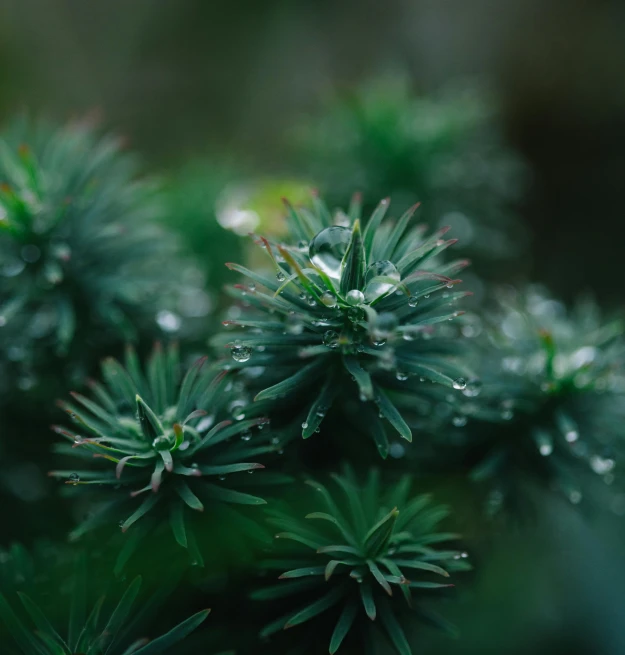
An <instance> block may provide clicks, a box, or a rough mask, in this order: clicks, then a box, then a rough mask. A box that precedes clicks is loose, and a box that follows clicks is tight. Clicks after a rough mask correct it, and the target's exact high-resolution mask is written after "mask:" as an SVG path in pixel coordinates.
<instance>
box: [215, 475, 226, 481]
mask: <svg viewBox="0 0 625 655" xmlns="http://www.w3.org/2000/svg"><path fill="white" fill-rule="evenodd" d="M217 479H218V480H220V481H221V482H223V481H224V480H225V479H226V476H225V475H220V476H218V478H217Z"/></svg>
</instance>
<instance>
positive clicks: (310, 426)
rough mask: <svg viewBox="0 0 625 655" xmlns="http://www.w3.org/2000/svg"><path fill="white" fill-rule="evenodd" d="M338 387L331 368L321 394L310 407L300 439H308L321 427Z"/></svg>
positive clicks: (333, 369) (335, 374) (335, 375)
mask: <svg viewBox="0 0 625 655" xmlns="http://www.w3.org/2000/svg"><path fill="white" fill-rule="evenodd" d="M339 390H340V389H339V385H338V381H337V372H336V369H335V368H334V367H333V368H332V369H331V371H330V372H329V373H328V379H327V380H326V382H325V384H324V385H323V387H322V389H321V392H320V393H319V395H318V396H317V398H316V399H315V401H314V402H313V404H312V405H311V406H310V410H309V411H308V416H307V417H306V424H307V425H306V427H305V428H303V430H302V437H304V439H308V437H311V436H312V435H313V434H314V433H315V430H316V429H317V428H318V427H319V426H320V425H321V423H322V421H323V419H324V418H325V415H326V412H327V411H328V410H329V409H330V407H331V406H332V402H333V401H334V398H335V397H336V395H337V394H338V392H339Z"/></svg>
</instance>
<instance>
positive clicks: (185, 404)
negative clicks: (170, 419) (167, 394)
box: [176, 357, 208, 417]
mask: <svg viewBox="0 0 625 655" xmlns="http://www.w3.org/2000/svg"><path fill="white" fill-rule="evenodd" d="M207 359H208V357H201V358H200V359H198V360H197V361H196V362H195V364H193V366H191V368H190V369H189V370H188V371H187V374H186V375H185V376H184V379H183V381H182V385H181V387H180V394H179V395H178V407H177V409H176V416H178V417H181V416H186V415H187V414H188V413H189V410H190V405H191V393H192V389H193V385H194V384H195V381H196V379H197V377H198V375H199V373H200V370H201V368H202V366H204V363H205V362H206V360H207Z"/></svg>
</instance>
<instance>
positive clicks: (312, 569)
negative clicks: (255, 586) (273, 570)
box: [279, 566, 326, 580]
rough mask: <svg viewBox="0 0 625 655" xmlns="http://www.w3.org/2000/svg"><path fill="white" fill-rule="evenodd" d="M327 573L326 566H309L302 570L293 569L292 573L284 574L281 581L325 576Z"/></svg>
mask: <svg viewBox="0 0 625 655" xmlns="http://www.w3.org/2000/svg"><path fill="white" fill-rule="evenodd" d="M325 571H326V567H325V566H307V567H306V568H302V569H293V570H291V571H286V572H285V573H283V574H282V575H281V576H280V577H279V579H280V580H288V579H291V578H304V577H308V576H311V575H324V574H325Z"/></svg>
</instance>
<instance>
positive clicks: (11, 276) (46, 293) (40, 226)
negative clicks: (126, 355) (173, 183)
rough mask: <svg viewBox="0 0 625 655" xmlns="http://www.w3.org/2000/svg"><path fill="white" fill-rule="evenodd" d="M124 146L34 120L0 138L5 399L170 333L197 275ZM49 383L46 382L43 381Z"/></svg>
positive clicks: (0, 324)
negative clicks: (180, 300) (179, 297)
mask: <svg viewBox="0 0 625 655" xmlns="http://www.w3.org/2000/svg"><path fill="white" fill-rule="evenodd" d="M138 172H139V169H138V166H137V161H136V159H135V157H133V156H132V155H129V154H127V153H125V152H123V150H122V149H121V143H120V141H119V139H116V138H114V137H111V136H105V137H101V136H100V135H99V134H98V133H97V132H96V131H94V130H93V129H91V128H90V127H89V126H88V125H86V124H84V123H83V124H78V123H74V124H70V125H67V126H65V127H61V128H58V127H55V126H52V125H48V124H46V123H43V122H39V123H35V122H32V121H29V120H27V119H20V120H16V121H14V122H13V123H12V124H10V125H9V126H7V127H5V129H4V131H3V132H2V134H1V135H0V333H1V337H2V338H1V341H0V343H1V346H0V371H1V375H0V378H1V382H0V396H1V397H2V398H7V397H8V396H10V395H11V394H14V393H15V391H18V390H21V391H31V390H32V394H35V393H37V392H38V391H41V393H42V394H43V395H44V397H46V398H47V399H48V401H49V398H50V392H51V389H49V388H48V387H49V386H50V385H52V386H53V387H54V391H55V392H56V393H58V390H59V388H58V382H59V379H60V380H63V376H64V375H68V376H69V375H72V374H73V375H74V376H78V375H79V374H82V373H84V371H86V370H89V368H90V367H91V366H92V365H93V362H94V359H95V357H96V355H97V353H101V352H102V350H103V349H104V348H107V349H110V348H112V347H115V346H116V345H117V346H119V344H120V343H123V341H124V340H127V339H131V338H136V337H137V336H138V335H141V334H142V335H146V334H155V333H157V331H158V326H157V323H156V321H157V320H158V322H159V323H160V324H161V325H162V326H163V327H164V329H165V330H166V331H167V330H169V329H170V328H171V317H172V314H171V312H169V311H168V310H169V309H170V308H171V306H172V305H173V303H174V298H175V295H176V294H178V293H180V292H181V289H183V288H184V287H185V283H184V273H185V271H187V270H188V269H190V268H192V266H191V265H190V263H189V262H188V261H185V260H183V259H181V258H180V256H179V251H178V247H177V245H176V238H175V237H174V236H173V235H172V234H166V233H164V232H163V229H162V227H161V226H159V224H158V219H159V218H160V217H161V215H162V212H163V208H164V207H163V203H162V199H161V198H160V197H159V194H158V190H157V187H156V186H155V184H154V183H153V182H151V181H149V180H143V179H140V178H139V177H138ZM46 378H47V379H46Z"/></svg>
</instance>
